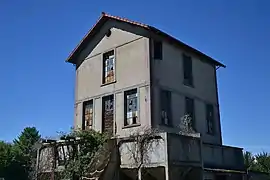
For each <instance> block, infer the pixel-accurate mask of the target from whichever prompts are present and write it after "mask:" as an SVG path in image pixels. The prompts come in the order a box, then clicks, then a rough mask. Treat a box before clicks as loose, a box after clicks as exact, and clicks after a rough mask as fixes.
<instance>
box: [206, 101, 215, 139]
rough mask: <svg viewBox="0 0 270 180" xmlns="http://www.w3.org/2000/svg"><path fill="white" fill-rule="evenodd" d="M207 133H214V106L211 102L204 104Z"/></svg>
mask: <svg viewBox="0 0 270 180" xmlns="http://www.w3.org/2000/svg"><path fill="white" fill-rule="evenodd" d="M206 122H207V133H208V134H214V107H213V105H212V104H207V105H206Z"/></svg>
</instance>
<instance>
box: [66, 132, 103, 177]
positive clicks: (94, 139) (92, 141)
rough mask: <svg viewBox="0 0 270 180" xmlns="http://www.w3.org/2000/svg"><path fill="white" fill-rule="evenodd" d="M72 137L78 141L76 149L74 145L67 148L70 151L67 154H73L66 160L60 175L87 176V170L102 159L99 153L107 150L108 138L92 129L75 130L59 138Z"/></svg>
mask: <svg viewBox="0 0 270 180" xmlns="http://www.w3.org/2000/svg"><path fill="white" fill-rule="evenodd" d="M72 138H76V139H78V141H79V142H80V143H79V146H78V148H77V149H76V146H73V148H69V149H70V151H72V152H69V154H73V157H72V158H71V159H69V160H67V161H66V164H65V169H64V171H63V172H62V175H61V176H62V177H63V178H71V177H83V176H87V173H88V172H92V171H94V170H95V168H96V165H97V164H98V161H99V160H102V159H100V158H101V157H100V154H102V153H103V152H104V151H106V150H107V149H106V146H105V145H106V143H107V142H108V138H107V136H106V135H105V134H101V133H99V132H96V131H93V130H87V131H82V130H77V131H72V132H71V133H69V134H67V135H65V136H64V137H62V138H61V139H72ZM75 149H76V150H75ZM103 154H104V153H103ZM105 154H108V152H107V153H105Z"/></svg>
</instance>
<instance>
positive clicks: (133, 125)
mask: <svg viewBox="0 0 270 180" xmlns="http://www.w3.org/2000/svg"><path fill="white" fill-rule="evenodd" d="M140 125H141V124H131V125H126V126H124V127H122V129H126V128H133V127H138V126H140Z"/></svg>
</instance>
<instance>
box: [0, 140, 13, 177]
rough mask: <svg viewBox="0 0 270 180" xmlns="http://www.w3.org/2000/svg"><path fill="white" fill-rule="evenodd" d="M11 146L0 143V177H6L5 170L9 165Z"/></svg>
mask: <svg viewBox="0 0 270 180" xmlns="http://www.w3.org/2000/svg"><path fill="white" fill-rule="evenodd" d="M11 147H12V146H11V144H8V143H5V142H3V141H0V177H6V175H7V174H6V172H7V169H8V168H9V167H10V165H11V161H12V151H11Z"/></svg>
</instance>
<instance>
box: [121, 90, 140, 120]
mask: <svg viewBox="0 0 270 180" xmlns="http://www.w3.org/2000/svg"><path fill="white" fill-rule="evenodd" d="M137 97H138V94H137V89H133V90H130V91H126V92H125V104H126V108H125V114H126V117H125V122H124V124H125V125H131V124H136V123H138V122H137V119H138V109H137V108H138V107H137V106H138V105H137V101H138V100H137Z"/></svg>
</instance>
